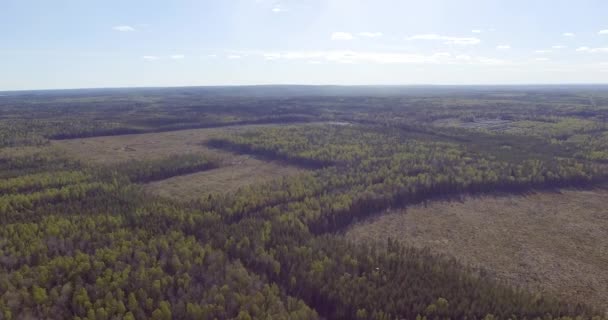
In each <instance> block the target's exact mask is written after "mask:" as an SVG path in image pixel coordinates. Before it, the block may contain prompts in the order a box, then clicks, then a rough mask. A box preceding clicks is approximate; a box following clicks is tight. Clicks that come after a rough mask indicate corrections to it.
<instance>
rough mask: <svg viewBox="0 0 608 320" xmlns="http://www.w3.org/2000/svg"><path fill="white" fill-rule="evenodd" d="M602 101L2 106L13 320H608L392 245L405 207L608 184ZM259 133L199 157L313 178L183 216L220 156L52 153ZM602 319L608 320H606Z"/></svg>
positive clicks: (1, 304) (227, 92)
mask: <svg viewBox="0 0 608 320" xmlns="http://www.w3.org/2000/svg"><path fill="white" fill-rule="evenodd" d="M607 119H608V87H585V86H580V87H577V86H574V87H567V88H564V87H437V88H433V87H428V88H427V87H419V88H418V87H362V88H348V87H250V88H174V89H120V90H82V91H78V90H75V91H49V92H12V93H6V95H5V96H0V222H1V224H0V319H89V320H93V319H97V320H103V319H243V320H244V319H375V320H380V319H386V320H388V319H605V317H606V314H605V310H601V309H600V308H598V307H597V306H596V305H593V304H587V303H580V302H578V301H576V299H572V300H568V299H565V300H564V299H562V298H559V299H558V298H556V297H554V296H552V295H551V294H544V293H542V294H541V293H538V292H531V291H528V290H526V289H523V288H516V287H512V286H510V285H509V284H506V283H503V282H500V281H497V280H496V279H494V278H493V277H491V276H490V275H487V274H484V273H483V272H478V271H476V270H473V269H471V268H469V267H468V266H466V265H463V264H461V263H460V262H458V261H456V260H455V259H452V258H450V257H447V256H442V255H436V254H433V253H432V252H430V251H429V250H424V249H415V248H412V247H408V246H405V245H403V244H401V243H399V242H398V241H396V240H394V239H391V238H388V239H378V240H379V241H378V243H369V244H361V243H358V244H356V243H351V242H348V241H347V240H345V239H344V238H343V237H341V236H340V233H341V232H342V231H343V230H344V229H345V228H346V227H348V226H350V225H352V224H353V223H355V222H357V221H362V220H364V219H368V218H370V217H372V216H375V215H380V214H382V213H383V212H385V211H386V210H388V209H391V208H404V207H407V206H409V205H413V204H419V203H426V202H429V201H434V200H437V199H445V198H458V197H461V196H462V195H470V194H491V193H508V194H511V193H513V194H521V193H526V192H530V191H533V190H546V189H555V188H561V187H575V188H591V187H603V186H604V185H605V184H606V182H608V167H607V166H608V126H607V125H606V121H607ZM250 124H258V125H259V126H255V127H252V128H249V129H247V130H241V131H230V130H226V131H225V132H224V133H222V134H218V135H217V136H215V137H213V138H212V139H208V140H205V141H203V139H201V141H200V143H199V144H198V145H199V146H201V147H203V148H206V149H208V150H220V151H222V152H230V153H232V154H239V155H241V154H243V155H250V156H252V157H256V159H261V160H264V161H276V162H278V163H284V164H286V165H292V166H296V167H301V168H305V169H307V170H305V171H303V172H302V173H299V174H296V175H291V176H285V177H281V178H277V179H274V180H272V181H270V182H268V181H265V182H261V183H257V184H254V185H247V186H243V187H242V188H239V189H238V190H237V191H235V192H214V193H206V194H201V196H200V197H198V198H197V199H195V200H189V201H176V200H174V199H168V198H164V197H159V196H155V195H151V194H149V193H146V192H143V191H142V184H145V183H149V182H152V181H160V180H164V179H167V178H171V177H175V176H180V175H186V174H192V173H196V172H203V171H209V170H217V169H219V168H221V167H222V166H224V165H225V163H223V162H222V161H220V159H218V158H217V157H214V156H213V155H212V153H188V154H166V155H164V156H163V157H161V158H158V159H137V160H129V161H123V162H119V163H107V164H104V165H100V164H95V163H91V162H87V161H83V160H82V159H78V158H75V157H72V156H70V155H69V154H66V153H65V152H61V151H60V150H59V149H57V148H55V146H54V142H55V141H59V140H66V139H81V138H87V137H108V138H111V137H112V136H117V135H124V134H147V133H152V132H165V131H166V132H169V131H178V130H185V129H196V128H223V127H228V126H230V127H232V126H243V125H250ZM602 317H604V318H602Z"/></svg>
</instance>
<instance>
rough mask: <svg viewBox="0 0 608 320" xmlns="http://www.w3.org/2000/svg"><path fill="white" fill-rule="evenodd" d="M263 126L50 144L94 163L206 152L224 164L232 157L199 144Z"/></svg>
mask: <svg viewBox="0 0 608 320" xmlns="http://www.w3.org/2000/svg"><path fill="white" fill-rule="evenodd" d="M263 126H267V125H246V126H230V127H221V128H206V129H191V130H179V131H168V132H157V133H142V134H126V135H117V136H105V137H94V138H79V139H69V140H55V141H53V142H52V145H54V146H56V147H58V148H60V149H62V150H64V151H65V152H66V153H67V154H69V155H71V156H73V157H76V158H78V159H81V160H84V161H89V162H92V163H95V164H112V163H117V162H122V161H127V160H149V159H159V158H163V157H166V156H169V155H172V154H185V153H207V154H210V155H214V156H218V157H221V158H222V159H224V161H227V162H228V163H230V162H232V161H233V158H234V157H235V155H233V154H231V153H228V152H223V151H220V150H215V149H209V148H207V147H206V146H204V145H203V143H204V142H205V141H207V140H208V139H210V138H212V137H214V136H217V135H220V134H223V133H230V132H237V131H239V132H240V131H245V130H248V129H251V128H256V127H263Z"/></svg>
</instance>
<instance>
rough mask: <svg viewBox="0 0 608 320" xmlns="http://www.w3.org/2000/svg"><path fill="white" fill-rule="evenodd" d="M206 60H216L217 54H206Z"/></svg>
mask: <svg viewBox="0 0 608 320" xmlns="http://www.w3.org/2000/svg"><path fill="white" fill-rule="evenodd" d="M207 58H217V54H215V53H212V54H208V55H207Z"/></svg>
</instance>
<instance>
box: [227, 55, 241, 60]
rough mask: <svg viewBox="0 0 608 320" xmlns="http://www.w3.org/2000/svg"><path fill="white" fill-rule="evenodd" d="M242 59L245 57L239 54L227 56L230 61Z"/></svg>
mask: <svg viewBox="0 0 608 320" xmlns="http://www.w3.org/2000/svg"><path fill="white" fill-rule="evenodd" d="M242 57H243V56H241V55H238V54H230V55H228V56H227V58H228V59H232V60H236V59H240V58H242Z"/></svg>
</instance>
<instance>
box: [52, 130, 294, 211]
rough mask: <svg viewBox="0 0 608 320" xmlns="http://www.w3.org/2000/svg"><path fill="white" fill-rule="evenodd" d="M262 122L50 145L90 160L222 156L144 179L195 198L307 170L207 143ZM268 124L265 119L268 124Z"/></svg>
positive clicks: (159, 190) (170, 193) (162, 191)
mask: <svg viewBox="0 0 608 320" xmlns="http://www.w3.org/2000/svg"><path fill="white" fill-rule="evenodd" d="M261 126H262V125H246V126H232V127H222V128H210V129H192V130H180V131H170V132H159V133H144V134H130V135H119V136H107V137H94V138H82V139H70V140H58V141H53V142H52V147H54V148H55V149H59V150H61V151H62V152H65V153H66V154H67V155H68V156H71V157H74V158H77V159H80V160H82V161H85V162H89V163H91V164H114V163H119V162H122V161H128V160H143V159H158V158H164V157H167V156H169V155H174V154H185V153H203V154H209V155H212V156H214V157H218V158H220V159H221V160H222V167H220V168H218V169H214V170H209V171H205V172H198V173H193V174H188V175H183V176H177V177H172V178H169V179H166V180H161V181H156V182H153V183H149V184H146V185H144V189H145V190H146V191H148V192H151V193H153V194H157V195H160V196H165V197H171V198H173V199H180V200H191V199H196V198H198V197H200V196H203V195H205V194H209V193H213V192H231V191H234V190H236V189H238V188H239V187H241V186H245V185H250V184H254V183H259V182H265V181H268V180H272V179H275V178H277V177H280V176H286V175H293V174H298V173H301V172H304V171H305V170H304V169H300V168H297V167H293V166H288V165H285V164H281V163H278V162H275V161H262V160H258V159H255V158H253V157H251V156H248V155H238V154H234V153H231V152H225V151H222V150H217V149H210V148H207V147H206V146H204V145H203V143H204V142H205V141H207V140H208V139H210V138H212V137H214V136H218V135H221V134H226V133H230V132H236V131H244V130H248V129H252V128H255V127H261ZM265 126H267V125H265Z"/></svg>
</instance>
